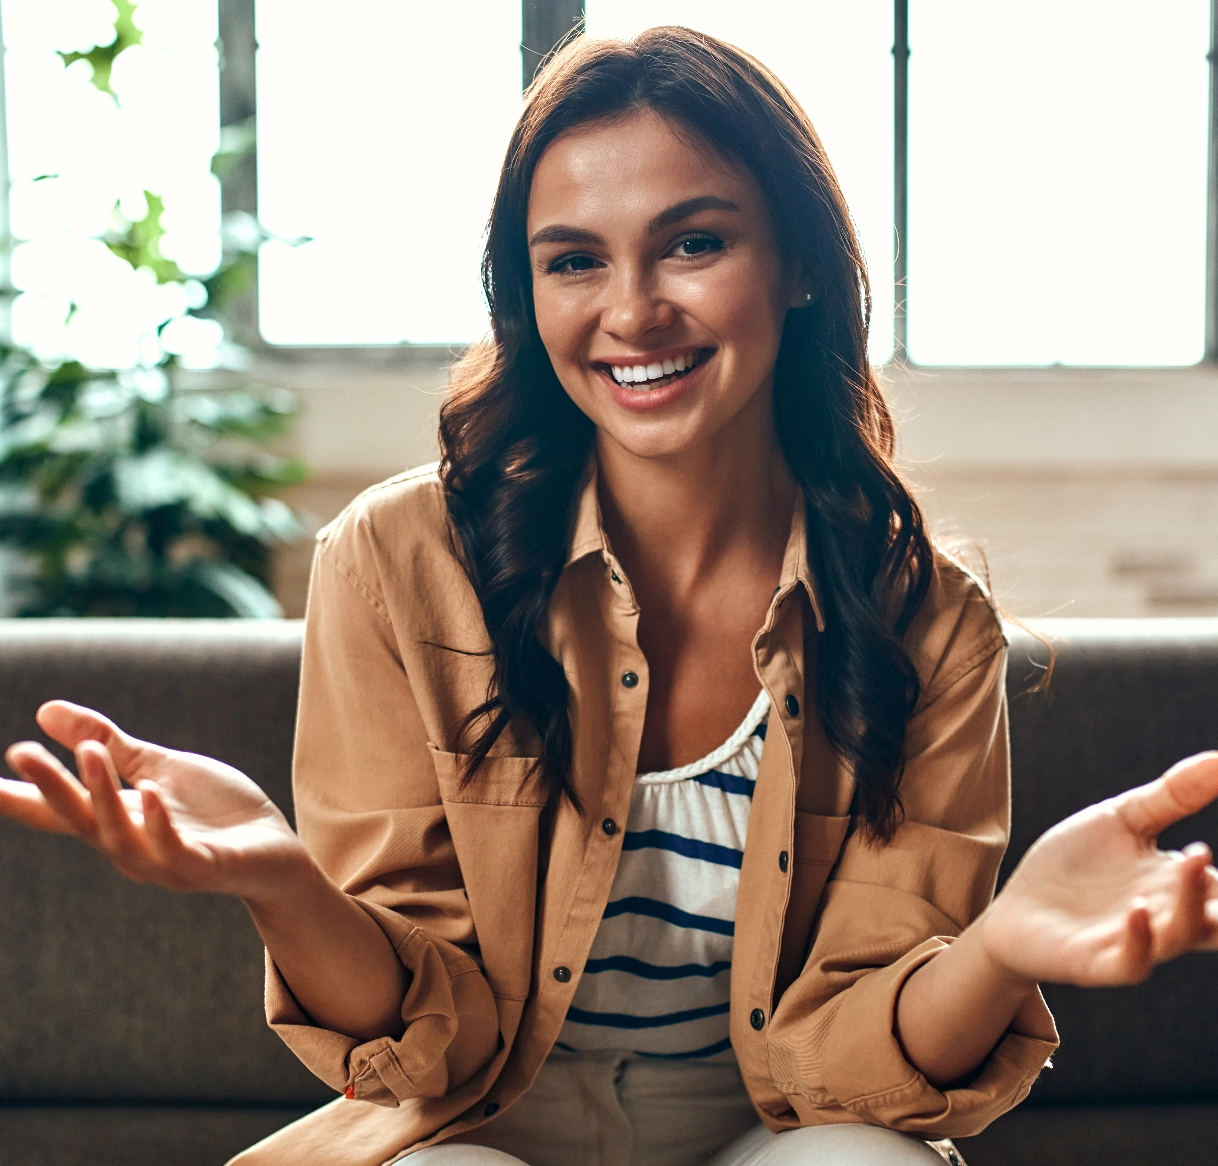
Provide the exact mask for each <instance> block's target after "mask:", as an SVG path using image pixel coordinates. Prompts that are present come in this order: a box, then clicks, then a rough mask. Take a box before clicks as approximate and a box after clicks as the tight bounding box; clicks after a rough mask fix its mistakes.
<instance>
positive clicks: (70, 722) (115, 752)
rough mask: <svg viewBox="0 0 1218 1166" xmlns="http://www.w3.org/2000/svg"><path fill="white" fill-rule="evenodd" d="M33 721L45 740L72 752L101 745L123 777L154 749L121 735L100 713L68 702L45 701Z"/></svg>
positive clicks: (126, 735) (120, 730)
mask: <svg viewBox="0 0 1218 1166" xmlns="http://www.w3.org/2000/svg"><path fill="white" fill-rule="evenodd" d="M36 719H37V721H38V724H39V727H40V728H41V729H42V731H43V732H44V733H46V735H47V736H48V737H50V738H51V739H52V740H53V741H58V742H59V744H61V745H64V746H66V747H67V748H68V749H71V750H72V751H73V752H75V750H76V748H77V746H79V745H81V744H83V743H84V742H85V741H97V742H99V743H100V744H102V745H104V746H105V747H106V748H107V750H109V752H110V756H111V757H112V758H113V759H114V764H115V765H116V766H117V768H118V771H119V773H121V774H123V775H124V776H126V775H127V774H128V773H129V772H130V771H131V770H132V769H133V768H134V767H135V766H136V765H138V764H139V762H140V761H142V760H144V759H145V758H146V756H147V754H148V752H149V751H150V750H152V749H154V748H155V746H151V745H149V744H148V743H147V742H146V741H140V740H138V739H137V738H135V737H132V736H130V735H129V734H127V733H124V732H123V731H122V729H120V728H119V727H118V726H117V725H116V724H115V723H114V722H113V721H112V720H110V719H109V718H108V717H103V716H102V715H101V713H99V712H94V710H93V709H90V708H85V707H84V705H79V704H72V702H71V701H67V700H52V701H48V702H47V703H46V704H44V705H43V706H42V707H41V708H40V709H39V710H38V714H37V717H36Z"/></svg>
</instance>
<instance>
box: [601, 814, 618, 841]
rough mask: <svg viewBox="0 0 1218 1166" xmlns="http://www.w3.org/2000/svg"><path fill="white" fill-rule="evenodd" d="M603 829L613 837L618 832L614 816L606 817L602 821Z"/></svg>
mask: <svg viewBox="0 0 1218 1166" xmlns="http://www.w3.org/2000/svg"><path fill="white" fill-rule="evenodd" d="M601 829H602V830H604V832H605V833H606V834H608V835H609V837H610V838H612V837H613V836H614V835H615V834H616V833H617V823H616V822H615V821H614V820H613V819H612V818H606V819H605V820H604V821H603V822H602V823H601Z"/></svg>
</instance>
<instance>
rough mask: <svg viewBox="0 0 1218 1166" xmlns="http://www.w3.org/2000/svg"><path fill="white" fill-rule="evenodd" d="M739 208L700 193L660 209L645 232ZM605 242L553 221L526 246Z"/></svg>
mask: <svg viewBox="0 0 1218 1166" xmlns="http://www.w3.org/2000/svg"><path fill="white" fill-rule="evenodd" d="M739 210H740V207H739V206H737V205H736V204H735V203H734V202H732V201H731V200H729V199H726V198H719V197H717V196H716V195H713V194H700V195H696V196H695V197H694V198H687V199H684V200H683V201H681V202H678V203H674V204H673V205H672V206H670V207H669V208H668V209H667V210H663V211H661V212H660V213H659V214H658V215H656V217H655V218H654V219H652V220H651V222H649V223H648V224H647V233H648V234H649V235H654V234H657V233H658V232H660V231H663V230H665V229H666V228H668V227H673V226H676V224H677V223H679V222H682V221H683V220H685V219H688V218H690V217H691V216H692V215H696V214H698V213H699V212H700V211H736V212H739ZM604 241H605V240H604V239H602V238H601V237H600V235H598V234H596V233H595V232H594V231H585V230H582V229H581V228H579V227H567V226H564V225H562V224H561V223H555V224H553V225H552V226H548V227H542V228H541V230H539V231H537V232H536V233H535V234H534V235H533V237H532V238H531V239H529V246H530V247H536V246H538V245H539V244H541V243H574V244H581V243H582V244H587V245H589V246H596V245H597V244H602V243H604Z"/></svg>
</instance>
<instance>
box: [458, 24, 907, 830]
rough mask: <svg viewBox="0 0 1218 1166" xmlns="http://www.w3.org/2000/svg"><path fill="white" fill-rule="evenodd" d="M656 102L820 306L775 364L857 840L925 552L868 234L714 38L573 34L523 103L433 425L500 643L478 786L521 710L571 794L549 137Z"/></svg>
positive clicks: (564, 497) (778, 110)
mask: <svg viewBox="0 0 1218 1166" xmlns="http://www.w3.org/2000/svg"><path fill="white" fill-rule="evenodd" d="M639 110H650V111H654V112H655V113H658V114H660V115H661V116H663V117H665V118H667V119H669V120H670V121H671V122H673V123H674V124H675V125H678V126H680V127H681V128H682V129H683V130H684V131H686V132H688V133H690V134H692V135H693V136H694V137H695V138H696V139H698V140H700V141H703V142H705V143H706V144H707V145H708V146H710V147H711V148H712V149H713V150H714V151H715V152H716V153H718V154H719V155H720V156H721V157H722V158H723V159H725V160H726V161H727V162H729V163H730V164H732V165H736V166H740V167H743V168H745V169H746V170H747V171H748V172H749V173H751V174H752V176H753V178H754V179H755V180H756V181H757V183H758V185H759V186H760V187H761V190H762V192H763V194H764V195H765V198H766V201H767V203H768V205H769V209H770V212H771V214H772V216H773V220H774V224H775V227H776V230H777V236H778V239H779V241H780V245H781V246H782V247H783V249H784V250H785V251H787V252H790V253H793V254H795V255H797V256H798V257H799V258H800V259H801V260H802V261H803V263H804V270H805V271H811V272H813V273H814V277H815V280H816V283H817V285H818V291H819V295H818V298H817V300H816V302H815V303H814V304H813V305H812V306H811V307H808V308H805V309H801V310H798V311H791V312H788V314H787V319H786V323H785V326H784V330H783V336H782V343H781V346H780V349H779V354H778V361H777V365H776V369H775V387H774V409H775V416H776V421H777V428H778V433H779V435H780V440H781V442H782V448H783V452H784V454H785V455H786V458H787V461H788V462H789V463H790V467H791V471H792V473H793V474H794V476H795V478H796V480H797V481H798V482H799V485H800V486H801V487H802V489H803V493H804V498H805V500H806V504H807V512H808V549H809V556H810V559H811V561H812V564H813V567H814V569H815V571H816V573H817V579H818V583H819V586H820V588H821V593H822V599H823V601H824V606H825V609H826V610H825V618H826V629H825V632H824V634H823V635H822V636H821V637H820V640H819V643H818V651H817V693H818V699H819V711H820V715H821V717H822V719H823V722H824V726H825V730H826V733H827V735H828V737H829V740H830V741H831V742H832V744H833V746H834V748H835V749H836V750H837V752H838V753H839V754H840V755H841V757H842V758H843V759H844V760H845V761H846V763H847V764H849V766H850V767H851V768H852V770H853V772H854V776H855V789H856V794H855V813H856V815H857V817H858V819H859V821H860V823H861V825H862V828H863V830H864V832H865V833H867V834H868V835H870V836H872V837H876V838H890V837H891V836H892V833H893V831H894V830H895V829H896V826H897V824H898V823H899V821H900V814H901V806H900V798H899V795H898V785H899V782H900V777H901V770H902V758H903V753H904V746H905V725H906V722H907V720H908V718H909V716H910V713H911V712H912V710H913V708H914V705H915V704H916V702H917V698H918V691H919V686H918V677H917V674H916V672H915V670H914V668H913V665H912V664H911V662H910V660H909V658H908V656H907V655H906V653H905V651H904V650H903V648H902V646H901V637H902V636H903V635H904V633H905V631H906V630H907V628H908V626H909V623H910V621H911V620H912V619H913V616H914V615H915V614H916V612H917V610H918V607H919V606H920V605H921V602H922V599H923V597H924V595H925V593H926V588H927V586H928V583H929V571H930V563H931V548H930V543H929V541H928V539H927V536H926V533H925V530H924V526H923V521H922V515H921V512H920V511H919V509H918V506H917V503H916V502H915V501H914V499H913V498H912V497H911V495H910V493H909V490H908V489H907V488H906V486H905V484H904V483H903V482H902V480H901V478H900V475H899V474H898V473H897V470H896V468H895V466H894V464H893V442H894V433H893V423H892V417H891V415H890V413H889V411H888V407H887V405H886V404H885V402H884V398H883V395H882V394H881V392H880V388H879V385H878V383H877V381H876V378H875V374H874V372H873V370H872V369H871V366H870V365H869V364H868V361H867V330H868V325H869V322H870V315H871V295H870V290H869V286H868V282H867V271H866V266H865V264H864V261H863V255H862V251H861V249H860V247H859V243H858V238H857V236H856V234H855V231H854V226H853V224H852V222H851V219H850V214H849V211H848V210H847V209H846V203H845V201H844V199H843V198H842V194H841V190H840V188H839V187H838V183H837V179H836V177H835V176H834V173H833V169H832V167H831V166H830V165H829V160H828V159H827V158H826V156H825V152H824V149H823V147H822V146H821V143H820V139H819V138H818V137H817V135H816V131H815V130H814V129H813V128H812V124H811V122H810V121H809V120H808V117H807V115H806V114H805V113H804V111H803V110H802V109H801V108H800V106H799V104H798V102H796V101H795V99H794V98H793V97H792V96H791V94H790V93H789V92H788V90H787V89H786V87H785V86H784V85H783V84H782V83H781V82H780V81H779V80H778V79H777V78H776V77H775V76H774V75H773V74H772V73H770V72H769V70H768V69H766V68H765V66H763V65H762V64H760V63H759V62H758V61H756V60H754V59H753V58H752V57H750V56H748V55H747V54H746V53H743V52H741V51H740V50H739V49H736V48H734V47H732V46H731V45H727V44H725V43H723V42H722V41H719V40H716V39H715V38H714V37H710V36H706V35H705V34H702V33H697V32H692V31H690V30H689V29H685V28H676V27H666V28H653V29H651V30H649V31H648V32H645V33H642V34H641V35H640V36H638V37H636V38H635V39H634V40H632V41H629V42H622V41H614V40H594V39H589V38H586V37H580V38H577V39H575V40H574V41H572V42H571V43H569V44H568V45H567V46H566V47H565V48H563V49H562V50H561V51H560V52H558V53H557V54H556V55H555V56H554V58H553V59H552V60H551V61H550V62H549V64H548V65H547V66H546V67H545V69H544V70H543V71H542V72H541V74H540V75H539V77H538V79H537V80H536V81H535V82H534V84H533V86H532V87H531V89H530V90H529V92H528V94H527V97H526V102H525V108H524V112H523V114H522V116H521V118H520V122H519V124H518V125H517V126H516V130H515V132H514V133H513V135H512V139H511V143H510V144H509V146H508V150H507V157H506V160H505V161H504V164H503V171H502V174H501V176H500V179H499V188H498V192H497V193H496V196H495V203H494V208H493V210H492V212H491V218H490V228H489V235H488V240H487V245H486V253H485V256H484V258H483V263H482V279H483V286H484V288H485V292H486V298H487V303H488V304H489V306H490V313H491V324H492V328H493V336H492V338H491V339H490V340H489V341H487V342H486V343H484V344H482V345H479V346H476V347H475V348H474V349H473V350H472V351H471V352H470V354H469V355H468V356H467V357H466V358H465V360H464V361H462V363H461V364H460V365H459V366H458V368H457V370H456V372H455V377H454V387H453V390H452V392H451V393H450V395H449V397H448V398H447V400H446V401H445V403H444V406H443V408H442V409H441V412H440V443H441V450H442V455H443V457H442V462H441V471H440V472H441V477H442V480H443V483H444V488H445V492H446V497H447V502H448V509H449V513H450V515H451V519H452V523H453V527H454V530H455V533H456V536H457V538H458V540H459V543H460V551H461V554H462V556H463V559H464V562H465V564H466V568H467V570H468V572H469V576H470V579H471V581H472V583H473V586H474V588H475V591H476V593H477V595H478V598H479V601H480V603H481V605H482V611H483V614H484V617H485V619H486V626H487V629H488V631H489V633H490V639H491V643H492V645H493V652H494V664H495V668H494V676H493V680H492V683H491V688H490V690H489V691H488V693H487V697H486V700H485V702H484V703H483V704H482V705H480V706H479V707H478V708H476V709H475V710H473V712H472V713H471V714H470V717H469V718H468V720H467V722H466V725H465V729H466V730H473V729H474V728H475V727H477V726H481V728H480V729H479V731H478V732H477V733H476V735H474V736H473V739H472V743H471V744H470V747H469V762H468V766H467V770H466V774H467V777H468V778H469V779H471V780H476V772H477V769H478V766H479V765H480V764H481V763H482V761H483V760H484V759H485V758H486V756H487V754H488V752H489V750H490V749H491V748H492V746H493V745H494V743H495V742H496V741H497V740H498V738H499V737H500V735H501V734H502V733H503V731H504V729H505V728H506V727H507V726H508V724H509V723H511V722H512V721H513V719H516V718H518V719H519V720H520V721H522V722H523V723H524V725H525V726H531V728H532V729H533V730H535V731H536V733H537V735H538V736H539V737H540V741H541V761H540V766H541V773H542V778H543V780H544V782H545V783H546V786H547V788H548V789H549V791H550V793H551V795H552V796H553V797H559V796H562V795H567V796H570V795H571V785H570V768H571V757H572V740H571V726H570V721H569V719H568V716H567V696H568V690H567V681H566V677H565V676H564V674H563V670H562V668H561V666H560V665H559V664H558V663H557V662H556V661H555V660H554V659H553V657H551V656H550V655H549V653H548V652H547V651H546V650H545V648H544V647H543V646H542V644H541V642H540V640H539V639H538V636H537V631H538V628H539V626H540V625H541V622H542V620H543V619H544V618H545V613H546V608H547V604H548V602H549V599H550V596H551V595H552V593H553V591H554V587H555V586H556V584H557V582H558V577H559V574H560V573H561V571H562V568H563V564H564V562H565V558H566V538H567V528H568V520H569V518H570V515H571V511H572V507H573V504H574V501H575V490H576V486H577V484H578V482H579V479H580V475H581V472H582V470H583V467H584V464H585V462H586V459H587V456H588V452H589V450H590V448H591V444H592V440H593V433H594V431H593V426H592V423H591V422H590V421H589V420H588V418H587V417H585V416H584V414H583V413H581V412H580V411H579V410H578V409H577V408H576V407H575V405H574V404H573V403H572V402H571V400H570V398H569V397H568V396H567V394H566V393H565V392H564V391H563V389H562V386H561V385H560V384H559V381H558V378H557V377H556V376H555V374H554V370H553V368H552V366H551V364H550V360H549V357H548V356H547V355H546V351H545V348H544V347H543V346H542V342H541V337H540V336H539V334H538V331H537V322H536V319H535V316H534V313H533V295H532V282H531V268H530V264H529V254H528V246H527V240H526V221H527V214H528V202H529V192H530V188H531V185H532V180H533V172H534V170H535V169H536V167H537V163H538V161H539V160H540V158H541V156H542V154H543V153H544V152H545V150H546V148H547V147H548V146H549V145H550V143H551V142H553V141H554V140H555V138H557V137H558V136H559V135H560V134H562V133H563V132H565V131H567V130H570V129H573V128H574V127H576V126H579V125H583V124H586V123H589V122H596V121H604V120H607V119H612V118H618V117H622V116H625V115H628V114H630V113H631V112H634V111H639Z"/></svg>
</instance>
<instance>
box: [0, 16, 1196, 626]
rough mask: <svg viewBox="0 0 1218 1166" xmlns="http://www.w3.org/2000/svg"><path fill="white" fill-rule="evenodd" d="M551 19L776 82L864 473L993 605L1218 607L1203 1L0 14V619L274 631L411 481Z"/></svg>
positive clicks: (430, 430)
mask: <svg viewBox="0 0 1218 1166" xmlns="http://www.w3.org/2000/svg"><path fill="white" fill-rule="evenodd" d="M581 19H584V20H585V21H586V26H587V29H588V31H589V32H590V33H592V34H593V35H612V36H630V35H632V34H633V33H635V32H637V31H639V30H641V29H643V28H647V27H650V26H652V25H656V24H666V23H675V24H685V25H689V26H691V27H694V28H698V29H701V30H703V31H706V32H709V33H713V34H715V35H717V36H721V37H724V38H725V39H727V40H729V41H732V42H733V43H735V44H737V45H739V46H741V47H742V48H744V49H746V50H748V51H749V52H751V53H753V54H754V55H755V56H757V57H758V58H760V59H761V60H763V61H764V62H766V64H768V65H769V66H771V67H772V68H773V69H774V70H775V71H776V72H777V73H778V75H779V76H780V77H782V78H783V79H784V80H785V81H786V82H787V83H788V85H789V86H790V87H791V88H792V89H793V90H794V92H795V94H796V96H797V97H798V98H799V100H800V101H801V102H802V104H803V105H804V106H805V108H806V109H807V110H808V112H809V114H810V115H811V117H812V120H813V122H814V123H815V124H816V126H817V128H818V130H819V132H820V134H821V136H822V138H823V140H824V142H825V145H826V148H827V150H828V153H829V156H830V158H831V159H832V160H833V162H834V165H835V167H836V169H837V172H838V175H839V177H840V180H841V183H842V186H843V188H844V190H845V193H846V197H847V200H848V202H849V204H850V207H851V210H852V213H853V215H854V217H855V220H856V222H857V225H858V228H859V231H860V234H861V236H862V240H863V243H864V246H865V249H866V253H867V257H868V262H869V266H870V272H871V281H872V290H873V295H874V320H873V329H872V347H871V355H872V359H873V360H874V361H875V362H876V363H877V364H878V365H880V366H882V369H883V377H884V379H885V381H886V382H887V385H888V387H889V392H890V396H891V400H892V403H893V405H894V408H895V410H896V412H897V414H898V416H899V417H900V418H901V421H902V429H901V456H902V459H903V462H904V464H905V466H906V468H907V470H908V473H909V474H910V476H911V478H912V479H913V480H914V481H915V483H916V484H917V486H918V489H919V492H920V496H921V497H922V499H923V501H924V504H925V506H926V508H927V511H928V513H929V515H930V516H931V518H932V520H933V522H934V524H935V526H936V529H937V530H939V531H940V532H941V533H942V534H943V535H944V536H945V537H952V538H960V539H963V540H965V541H966V542H967V543H968V544H969V545H971V547H972V548H973V551H972V553H973V556H974V559H975V561H977V562H981V561H984V562H985V563H986V564H988V570H989V573H990V577H991V580H992V584H993V586H994V589H995V591H996V592H997V594H998V596H999V598H1000V600H1001V601H1002V603H1003V604H1004V605H1005V606H1006V607H1007V608H1008V610H1010V611H1011V612H1013V613H1014V614H1017V615H1021V616H1044V615H1074V616H1132V615H1218V440H1216V438H1218V366H1216V365H1215V364H1214V361H1215V359H1216V358H1218V323H1216V321H1218V290H1216V289H1218V215H1216V213H1215V200H1216V196H1218V184H1216V183H1215V178H1214V171H1215V149H1214V127H1215V124H1216V119H1215V113H1214V109H1215V97H1214V86H1213V84H1212V78H1211V64H1210V62H1209V60H1207V54H1208V53H1209V52H1210V48H1211V44H1212V41H1213V20H1214V18H1213V14H1212V12H1211V3H1210V0H1165V2H1163V3H1159V4H1154V5H1150V4H1145V3H1140V2H1138V0H1025V2H1024V3H1023V4H1020V5H1018V6H1015V7H1012V6H1009V5H992V4H976V3H973V2H970V0H896V2H895V3H894V2H893V0H855V2H853V3H850V4H842V3H840V2H832V0H752V2H750V3H747V4H745V3H740V2H739V0H736V2H728V0H585V2H584V3H583V4H581V3H579V2H578V0H576V2H574V3H573V2H572V0H524V3H523V4H517V3H515V2H514V0H463V3H461V4H460V5H457V4H444V5H437V4H423V3H418V2H415V0H351V2H349V3H347V4H344V5H341V6H337V5H334V4H329V3H325V4H323V3H322V2H321V0H256V2H255V0H219V3H218V4H217V2H216V0H142V2H140V3H138V4H136V3H131V2H128V0H55V2H54V3H47V2H46V0H0V24H2V26H3V40H4V47H5V52H4V56H3V67H4V77H3V87H2V91H3V96H4V103H5V116H4V118H3V119H0V125H2V126H3V127H4V129H5V133H6V141H5V142H4V143H0V147H2V148H0V159H2V160H3V164H4V167H5V168H6V172H5V173H3V174H0V235H3V236H4V237H6V238H8V239H10V240H11V243H10V245H9V246H8V248H7V249H6V251H5V252H4V261H3V267H4V271H3V272H2V273H0V274H2V275H3V277H4V278H3V283H4V285H5V286H7V287H9V289H10V290H9V293H8V294H7V296H6V298H5V299H4V301H3V302H4V314H3V331H4V334H5V336H6V337H7V338H8V343H7V344H6V345H5V347H4V350H3V353H4V362H3V363H2V364H0V410H2V411H0V604H2V605H3V607H2V610H3V612H4V613H5V614H63V615H71V614H86V613H88V614H199V615H217V614H220V615H224V614H230V615H231V614H235V615H273V614H276V613H279V612H283V613H285V614H287V615H299V614H301V613H302V611H303V607H304V600H305V593H306V585H307V571H308V562H309V556H310V535H311V533H312V532H313V531H315V530H316V528H317V526H318V525H319V524H320V523H322V522H324V521H326V520H328V519H329V518H331V517H332V516H333V515H334V514H336V513H337V512H338V511H339V509H341V507H342V506H343V505H345V503H346V502H347V501H349V500H350V498H351V497H353V496H354V495H355V494H356V493H357V492H358V491H359V490H360V489H362V488H364V487H365V486H367V485H369V484H371V483H373V482H375V481H377V480H379V479H380V478H383V477H385V476H387V475H389V474H391V473H394V472H397V471H398V470H401V469H403V468H406V467H408V466H411V465H415V464H418V463H421V462H425V461H429V460H432V459H433V458H434V457H435V440H434V431H435V418H436V413H437V409H438V406H439V402H440V399H441V397H442V394H443V392H444V389H445V385H446V383H447V369H448V367H449V366H450V365H451V363H452V361H453V360H454V359H455V358H456V357H457V356H458V355H459V354H460V352H461V350H462V348H463V347H464V346H465V345H466V344H468V343H469V342H470V341H472V340H474V339H475V338H477V337H478V336H480V335H481V334H482V333H483V331H484V330H485V327H486V316H485V308H484V305H483V302H482V298H481V291H480V287H479V283H478V261H479V256H480V251H481V244H482V232H483V227H484V225H485V219H486V214H487V211H488V208H489V205H490V200H491V195H492V192H493V189H494V183H495V178H496V174H497V171H498V167H499V164H500V161H501V158H502V153H503V149H504V146H505V144H506V142H507V138H508V135H509V133H510V131H511V127H512V125H513V122H514V121H515V118H516V116H517V115H518V112H519V109H520V101H521V89H522V84H523V83H524V82H525V81H526V80H527V79H528V78H529V77H531V75H532V71H533V69H534V68H535V67H536V65H537V63H538V62H539V60H540V59H541V56H542V54H544V52H545V51H546V50H547V49H548V48H549V46H550V45H552V44H553V43H554V42H555V41H556V40H557V39H559V38H560V37H561V36H562V35H563V33H564V32H565V31H567V30H569V29H570V28H571V27H572V26H573V25H574V24H575V23H577V22H578V21H579V20H581ZM5 192H7V198H4V197H3V195H4V193H5Z"/></svg>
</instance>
